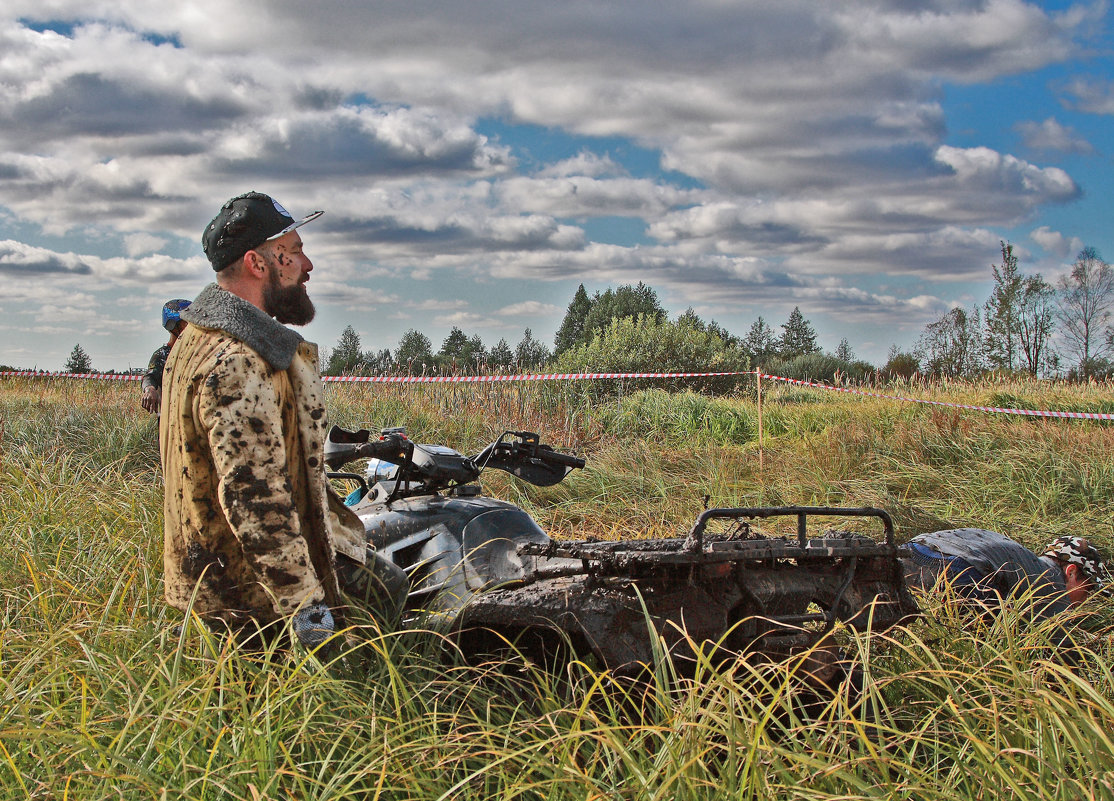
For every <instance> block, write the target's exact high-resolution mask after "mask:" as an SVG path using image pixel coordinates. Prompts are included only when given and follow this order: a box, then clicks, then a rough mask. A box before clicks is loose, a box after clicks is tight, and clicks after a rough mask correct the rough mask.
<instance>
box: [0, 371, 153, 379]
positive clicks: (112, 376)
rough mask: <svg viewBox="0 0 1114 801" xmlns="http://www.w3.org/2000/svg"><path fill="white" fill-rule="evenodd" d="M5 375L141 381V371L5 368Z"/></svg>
mask: <svg viewBox="0 0 1114 801" xmlns="http://www.w3.org/2000/svg"><path fill="white" fill-rule="evenodd" d="M3 376H26V377H28V378H88V379H90V380H93V381H140V380H142V379H143V375H142V374H140V373H40V372H36V371H35V370H5V371H2V372H0V377H3Z"/></svg>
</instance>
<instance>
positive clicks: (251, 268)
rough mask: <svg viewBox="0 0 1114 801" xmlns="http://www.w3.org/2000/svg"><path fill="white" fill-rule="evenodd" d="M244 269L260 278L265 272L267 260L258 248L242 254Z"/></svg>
mask: <svg viewBox="0 0 1114 801" xmlns="http://www.w3.org/2000/svg"><path fill="white" fill-rule="evenodd" d="M244 271H245V272H246V273H247V274H248V275H251V276H253V277H255V278H262V277H263V276H264V275H265V274H266V272H267V260H266V259H264V258H263V254H262V253H260V252H259V251H258V250H249V251H248V252H247V253H245V254H244Z"/></svg>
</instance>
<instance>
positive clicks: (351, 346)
mask: <svg viewBox="0 0 1114 801" xmlns="http://www.w3.org/2000/svg"><path fill="white" fill-rule="evenodd" d="M363 361H364V353H363V351H362V350H360V335H359V334H357V333H356V329H355V328H353V327H352V326H350V325H346V326H345V327H344V330H343V331H341V332H340V339H339V340H338V341H337V345H336V347H335V348H333V350H332V352H330V353H329V362H328V364H327V365H326V367H325V371H324V372H325V375H356V374H357V373H358V372H359V370H360V368H361V367H362V366H363Z"/></svg>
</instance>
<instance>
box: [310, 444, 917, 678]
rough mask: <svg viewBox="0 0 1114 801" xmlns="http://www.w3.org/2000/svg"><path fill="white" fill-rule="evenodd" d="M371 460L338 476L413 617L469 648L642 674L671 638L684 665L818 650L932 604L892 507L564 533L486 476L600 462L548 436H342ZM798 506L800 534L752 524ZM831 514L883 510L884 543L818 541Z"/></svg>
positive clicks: (543, 475) (543, 481)
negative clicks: (432, 439)
mask: <svg viewBox="0 0 1114 801" xmlns="http://www.w3.org/2000/svg"><path fill="white" fill-rule="evenodd" d="M362 457H370V461H369V463H368V468H367V471H366V474H364V475H361V474H359V473H339V472H332V473H330V474H329V475H330V477H332V478H339V479H349V480H352V481H354V482H356V483H358V485H359V487H358V488H357V489H356V490H354V491H353V492H352V493H351V494H350V495H349V497H348V499H347V501H346V503H348V505H349V506H351V508H352V509H353V511H355V512H356V514H357V515H359V517H360V519H361V520H362V521H363V524H364V528H365V530H366V532H367V537H368V541H369V544H370V545H371V546H372V547H373V548H374V550H375V558H376V559H379V560H387V561H389V562H390V563H392V565H394V566H397V567H399V568H402V570H404V571H405V573H406V576H407V583H408V585H407V587H406V600H405V613H404V614H405V616H406V617H410V618H416V617H417V616H418V615H426V616H429V615H432V616H434V618H435V619H440V620H441V621H443V622H445V623H446V624H447V626H448V627H449V629H450V630H451V631H452V632H453V634H454V635H455V637H456V638H457V642H458V643H459V647H460V649H461V652H462V653H465V654H467V653H469V652H473V651H475V652H480V651H483V650H484V649H486V648H488V647H489V646H490V645H491V644H492V643H498V642H503V643H507V642H514V643H516V644H523V643H525V644H528V645H529V647H530V648H532V649H535V650H540V651H543V652H544V651H546V650H548V649H551V648H552V649H558V648H560V647H563V646H568V645H570V644H571V646H572V647H573V648H574V649H575V650H576V651H577V653H578V655H579V656H581V657H587V656H589V655H591V656H593V657H594V658H595V659H596V660H598V662H599V663H601V664H602V665H603V666H604V667H606V668H609V669H611V670H613V671H615V672H616V673H617V674H620V675H621V674H623V673H627V674H633V673H636V672H638V671H640V670H642V669H644V668H645V666H646V665H650V664H652V663H653V662H654V659H655V649H658V648H661V647H664V648H667V649H669V651H670V653H671V655H672V656H673V657H674V658H675V659H677V660H678V661H679V662H681V663H683V662H684V661H685V660H686V659H688V660H691V659H692V658H694V657H695V656H696V654H695V651H694V649H696V648H701V649H704V648H706V647H710V648H712V649H713V650H715V651H717V652H722V653H724V654H732V655H738V654H742V653H748V654H757V655H760V656H764V657H769V658H781V657H785V656H789V655H792V654H794V653H798V652H801V651H805V650H808V649H810V648H813V647H814V646H816V645H817V644H818V643H820V642H821V641H822V640H824V639H825V638H826V637H827V636H828V634H829V633H830V632H831V630H832V628H833V626H834V625H835V624H836V622H837V621H842V622H843V623H844V624H845V625H846V626H849V627H852V628H854V629H859V630H866V629H871V630H875V631H877V630H884V629H886V628H889V627H890V626H892V625H894V624H895V623H897V622H899V621H900V620H902V619H905V618H908V617H910V616H912V615H915V614H916V613H917V607H916V604H915V602H914V601H913V599H912V597H911V596H910V594H909V592H908V590H907V589H906V586H905V581H904V576H903V574H902V570H901V567H900V564H899V562H898V559H897V555H896V550H895V545H894V527H893V522H892V520H891V519H890V516H889V515H888V514H887V513H886V512H885V511H883V510H881V509H873V508H857V509H845V508H830V507H804V506H801V507H759V508H743V509H707V510H705V511H704V512H702V513H701V514H700V515H699V517H697V519H696V522H695V524H694V525H693V526H692V529H691V530H690V531H689V532H688V535H687V537H679V538H671V539H647V540H629V541H612V542H598V541H557V540H552V539H550V538H549V537H548V536H547V535H546V534H545V532H544V531H542V529H541V528H540V527H539V526H538V524H537V523H536V522H535V521H534V520H533V519H532V518H531V517H530V516H529V515H528V514H527V513H526V512H525V511H523V510H522V509H521V508H519V507H518V506H515V505H514V504H512V503H508V502H506V501H502V500H498V499H496V498H493V497H490V496H488V495H484V494H483V490H482V488H481V486H480V484H479V483H478V479H479V477H480V474H481V473H482V472H483V471H484V470H486V469H498V470H503V471H506V472H508V473H510V474H511V475H514V476H516V477H517V478H519V479H521V480H523V481H527V482H529V483H531V484H535V485H538V486H552V485H554V484H557V483H558V482H560V481H562V480H563V479H564V478H565V476H566V475H568V474H569V473H570V472H572V471H573V470H576V469H578V468H581V467H583V466H584V460H583V459H580V458H578V457H575V456H570V455H567V454H564V453H560V452H558V451H555V450H553V449H552V448H551V447H549V446H547V445H544V444H542V443H541V442H540V441H539V438H538V436H537V435H536V434H533V433H530V432H511V431H508V432H505V433H504V434H503V435H501V436H500V437H499V438H498V439H497V440H496V441H495V442H493V443H492V444H491V445H489V446H487V447H486V448H484V449H483V450H482V451H480V452H479V453H478V454H476V455H475V456H470V457H469V456H465V455H463V454H461V453H460V452H458V451H455V450H453V449H451V448H447V447H445V446H441V445H423V444H419V443H415V442H412V441H410V440H409V439H407V438H406V436H405V433H404V432H403V431H402V430H401V429H387V430H384V431H383V432H382V433H381V434H380V435H379V436H378V438H375V437H373V436H372V435H371V434H370V433H369V432H368V431H366V430H361V431H358V432H351V431H345V430H343V429H339V428H337V427H334V428H333V429H332V430H331V431H330V432H329V437H328V440H327V443H326V457H325V460H326V464H327V465H328V467H329V468H330V469H331V470H334V471H335V470H337V468H339V467H341V466H343V465H344V464H346V463H348V462H351V461H354V460H356V459H359V458H362ZM786 515H788V516H793V517H795V518H796V522H797V530H796V536H795V537H792V538H782V537H770V536H765V535H763V534H762V533H759V532H758V531H757V529H756V528H755V526H754V525H753V522H752V521H755V520H759V519H766V518H774V517H778V516H786ZM816 518H828V519H829V520H830V519H832V518H841V519H847V518H872V519H873V522H872V523H870V525H880V526H881V528H882V531H883V537H882V539H881V541H877V540H875V539H873V538H871V537H868V536H863V535H859V534H848V533H841V532H827V533H824V534H823V535H821V536H815V537H810V536H809V532H808V526H809V521H810V520H811V519H816ZM867 522H870V521H867ZM392 569H393V568H392Z"/></svg>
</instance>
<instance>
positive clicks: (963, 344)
mask: <svg viewBox="0 0 1114 801" xmlns="http://www.w3.org/2000/svg"><path fill="white" fill-rule="evenodd" d="M981 328H982V325H981V323H980V320H979V309H978V307H977V306H976V307H975V309H974V310H972V312H971V313H970V314H968V313H967V312H965V311H964V310H963V309H961V308H959V307H958V306H957V307H955V308H954V309H952V310H951V311H949V312H948V313H947V314H945V315H944V316H943V317H941V318H940V319H939V320H937V321H936V322H934V323H929V324H928V325H926V326H925V328H924V333H922V334H921V338H920V340H918V342H917V347H916V349H915V350H916V353H915V355H916V356H917V357H918V358H919V359H920V361H921V362H922V363H923V364H924V368H925V370H926V371H927V372H929V373H931V374H932V375H940V376H949V377H952V378H959V377H962V376H972V375H975V374H976V373H978V371H979V370H980V369H981V368H982V336H981V335H982V331H981Z"/></svg>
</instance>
